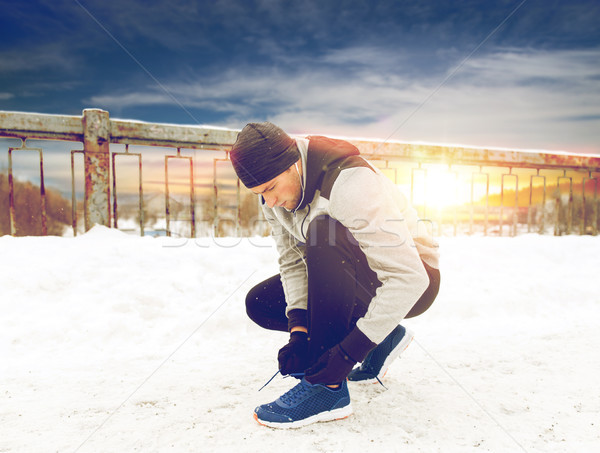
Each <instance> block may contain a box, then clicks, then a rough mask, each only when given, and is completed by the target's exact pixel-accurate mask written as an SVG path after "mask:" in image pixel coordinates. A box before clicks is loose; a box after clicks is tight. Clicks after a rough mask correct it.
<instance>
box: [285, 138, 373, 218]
mask: <svg viewBox="0 0 600 453" xmlns="http://www.w3.org/2000/svg"><path fill="white" fill-rule="evenodd" d="M307 139H308V141H309V144H308V153H307V156H306V169H305V171H306V187H305V188H304V197H303V199H302V203H300V205H299V206H298V207H297V208H296V210H300V209H304V208H305V207H306V206H307V205H308V204H309V203H310V202H311V201H312V200H313V199H314V197H315V194H316V192H317V190H320V191H321V193H322V194H323V192H326V194H325V195H326V196H327V197H328V196H329V191H330V189H331V186H332V185H333V182H334V181H335V178H336V177H337V175H338V174H339V172H340V171H341V170H342V169H344V168H348V167H357V166H366V167H368V166H369V165H368V164H367V162H366V161H365V160H364V159H362V158H361V157H359V155H360V152H359V151H358V148H357V147H356V146H354V145H353V144H351V143H348V142H347V141H345V140H336V139H332V138H328V137H321V136H310V137H307Z"/></svg>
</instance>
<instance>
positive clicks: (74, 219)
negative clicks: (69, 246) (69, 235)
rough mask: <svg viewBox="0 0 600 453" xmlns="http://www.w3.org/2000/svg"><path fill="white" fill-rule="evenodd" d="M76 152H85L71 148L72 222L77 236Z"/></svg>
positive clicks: (74, 233) (74, 234)
mask: <svg viewBox="0 0 600 453" xmlns="http://www.w3.org/2000/svg"><path fill="white" fill-rule="evenodd" d="M75 154H84V153H83V151H81V150H79V149H75V150H71V224H72V225H73V236H77V195H76V192H75Z"/></svg>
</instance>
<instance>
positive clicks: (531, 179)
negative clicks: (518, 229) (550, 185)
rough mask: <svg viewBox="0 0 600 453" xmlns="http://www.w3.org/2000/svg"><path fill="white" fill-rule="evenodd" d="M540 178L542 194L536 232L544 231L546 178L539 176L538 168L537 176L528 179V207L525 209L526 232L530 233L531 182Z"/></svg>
mask: <svg viewBox="0 0 600 453" xmlns="http://www.w3.org/2000/svg"><path fill="white" fill-rule="evenodd" d="M537 178H541V179H542V181H543V183H544V188H543V192H542V214H541V221H540V224H539V226H538V232H540V233H542V232H543V231H544V217H545V215H544V214H545V209H546V177H545V176H544V175H540V170H539V168H538V171H537V174H535V175H531V177H530V179H529V206H528V207H527V232H528V233H531V225H532V223H533V222H532V218H531V216H532V212H531V207H532V206H533V180H534V179H537Z"/></svg>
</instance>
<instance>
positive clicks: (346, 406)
mask: <svg viewBox="0 0 600 453" xmlns="http://www.w3.org/2000/svg"><path fill="white" fill-rule="evenodd" d="M231 161H232V163H233V166H234V169H235V171H236V173H237V175H238V177H239V178H240V180H241V181H242V183H243V184H244V185H245V186H246V187H248V188H249V189H250V190H252V191H253V192H254V193H256V194H258V195H259V196H260V197H261V199H262V200H261V201H262V206H263V212H264V215H265V217H266V219H267V220H268V222H269V223H270V225H271V228H272V235H273V237H274V239H275V242H276V245H277V250H278V252H279V267H280V274H279V275H276V276H274V277H271V278H270V279H268V280H266V281H264V282H262V283H260V284H259V285H257V286H256V287H254V288H253V289H252V290H251V291H250V292H249V293H248V295H247V297H246V310H247V313H248V315H249V317H250V318H251V319H252V320H253V321H255V322H256V323H257V324H258V325H260V326H262V327H264V328H267V329H271V330H279V331H285V332H287V331H289V332H290V339H289V342H288V343H287V344H286V345H285V346H284V347H283V348H281V349H280V351H279V353H278V361H279V370H280V371H281V373H282V374H284V375H288V374H289V375H292V376H294V377H297V378H298V379H300V382H299V383H298V384H297V385H296V386H295V387H293V388H292V389H291V390H290V391H288V392H286V393H285V394H283V395H282V396H281V397H280V398H278V399H277V400H276V401H273V402H272V403H269V404H264V405H261V406H259V407H257V408H256V409H255V413H254V417H255V419H256V420H257V421H258V422H259V423H261V424H263V425H267V426H271V427H280V428H293V427H298V426H303V425H306V424H309V423H313V422H316V421H327V420H334V419H339V418H344V417H347V416H348V415H350V414H351V413H352V407H351V404H350V395H349V392H348V384H347V380H350V381H372V380H374V379H379V378H380V377H381V376H382V375H383V373H385V370H386V369H387V367H388V366H389V363H390V362H391V361H392V360H393V359H394V358H395V357H397V356H398V355H399V354H400V352H401V351H402V350H403V349H404V348H406V346H407V345H408V343H409V342H410V340H411V339H412V334H410V333H407V331H406V329H405V328H404V327H403V326H401V325H400V321H402V319H404V318H407V317H412V316H417V315H419V314H421V313H423V312H424V311H425V310H426V309H427V308H429V306H430V305H431V304H432V303H433V300H434V299H435V297H436V295H437V293H438V289H439V282H440V273H439V270H438V267H439V266H438V250H437V244H436V243H435V242H434V241H433V239H432V237H431V234H430V229H429V228H428V223H426V222H419V220H418V218H417V215H416V211H415V210H414V209H413V208H412V207H411V206H410V204H409V202H408V201H407V199H406V198H405V197H404V196H403V195H402V194H401V193H400V191H399V190H398V189H397V188H396V186H394V184H393V183H392V182H391V181H390V180H389V179H388V178H386V177H385V176H384V175H383V174H382V173H381V172H379V171H378V170H377V169H376V168H375V167H373V166H372V165H370V164H369V163H368V162H367V161H366V160H365V159H363V158H362V157H360V155H359V151H358V149H357V148H356V147H355V146H353V145H352V144H350V143H348V142H346V141H343V140H333V139H329V138H326V137H308V138H306V139H292V138H291V137H289V136H288V135H287V134H286V133H285V132H284V131H283V130H281V129H280V128H279V127H277V126H275V125H274V124H271V123H268V122H267V123H250V124H248V125H246V126H245V127H244V129H243V130H242V131H241V132H240V134H239V135H238V137H237V140H236V142H235V144H234V145H233V147H232V149H231ZM358 362H362V364H361V365H360V366H359V367H357V368H355V369H353V367H354V365H355V364H356V363H358Z"/></svg>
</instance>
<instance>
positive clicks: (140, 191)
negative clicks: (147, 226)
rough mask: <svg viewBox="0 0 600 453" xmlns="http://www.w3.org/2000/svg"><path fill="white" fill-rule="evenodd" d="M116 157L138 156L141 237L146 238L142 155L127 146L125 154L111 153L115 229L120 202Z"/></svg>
mask: <svg viewBox="0 0 600 453" xmlns="http://www.w3.org/2000/svg"><path fill="white" fill-rule="evenodd" d="M116 156H132V157H135V156H137V158H138V182H139V187H138V209H139V210H138V213H139V222H140V235H141V236H144V219H143V217H144V210H143V199H144V195H143V194H144V192H143V190H142V154H141V153H130V152H129V145H125V152H123V153H119V152H113V153H111V168H112V175H113V178H112V181H113V227H114V228H118V227H119V226H118V216H119V213H118V209H117V206H118V200H117V169H116V163H115V159H116Z"/></svg>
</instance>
